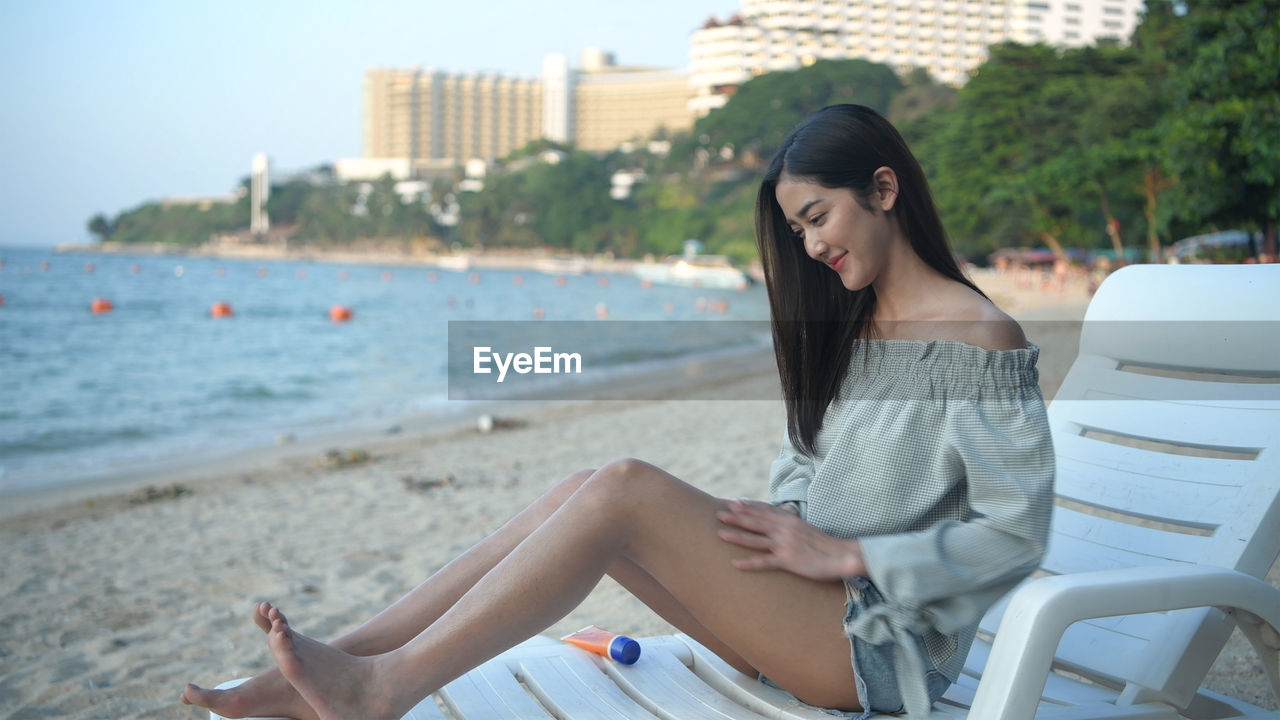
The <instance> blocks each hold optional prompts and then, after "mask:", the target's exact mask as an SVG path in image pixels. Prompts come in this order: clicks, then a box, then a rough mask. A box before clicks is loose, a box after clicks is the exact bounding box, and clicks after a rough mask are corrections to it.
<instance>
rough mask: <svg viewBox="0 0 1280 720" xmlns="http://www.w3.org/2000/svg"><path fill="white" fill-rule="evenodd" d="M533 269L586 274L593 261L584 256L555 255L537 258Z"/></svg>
mask: <svg viewBox="0 0 1280 720" xmlns="http://www.w3.org/2000/svg"><path fill="white" fill-rule="evenodd" d="M533 269H534V270H537V271H538V272H544V273H547V274H549V275H585V274H586V273H587V271H588V270H590V269H591V263H590V262H589V261H588V260H587V259H586V258H584V257H576V256H571V255H569V256H554V257H545V258H539V259H537V260H535V261H534V262H533Z"/></svg>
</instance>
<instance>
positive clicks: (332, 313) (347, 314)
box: [329, 305, 352, 323]
mask: <svg viewBox="0 0 1280 720" xmlns="http://www.w3.org/2000/svg"><path fill="white" fill-rule="evenodd" d="M351 315H352V313H351V308H349V307H347V306H345V305H334V306H333V307H331V308H329V319H330V320H332V321H334V322H336V323H340V322H346V321H348V320H350V319H351Z"/></svg>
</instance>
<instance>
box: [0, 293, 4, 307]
mask: <svg viewBox="0 0 1280 720" xmlns="http://www.w3.org/2000/svg"><path fill="white" fill-rule="evenodd" d="M0 305H4V296H3V295H0Z"/></svg>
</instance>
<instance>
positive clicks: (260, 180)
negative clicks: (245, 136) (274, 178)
mask: <svg viewBox="0 0 1280 720" xmlns="http://www.w3.org/2000/svg"><path fill="white" fill-rule="evenodd" d="M251 167H252V174H251V175H250V176H249V232H250V233H252V234H253V236H254V237H261V236H263V235H266V234H267V230H269V229H271V221H270V220H269V219H268V216H267V200H268V199H269V198H270V197H271V178H270V176H269V175H268V173H269V172H270V163H269V162H268V161H267V154H266V153H255V154H254V156H253V164H252V166H251Z"/></svg>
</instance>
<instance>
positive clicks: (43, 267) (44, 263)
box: [40, 260, 49, 272]
mask: <svg viewBox="0 0 1280 720" xmlns="http://www.w3.org/2000/svg"><path fill="white" fill-rule="evenodd" d="M48 271H49V261H48V260H41V261H40V272H48Z"/></svg>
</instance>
